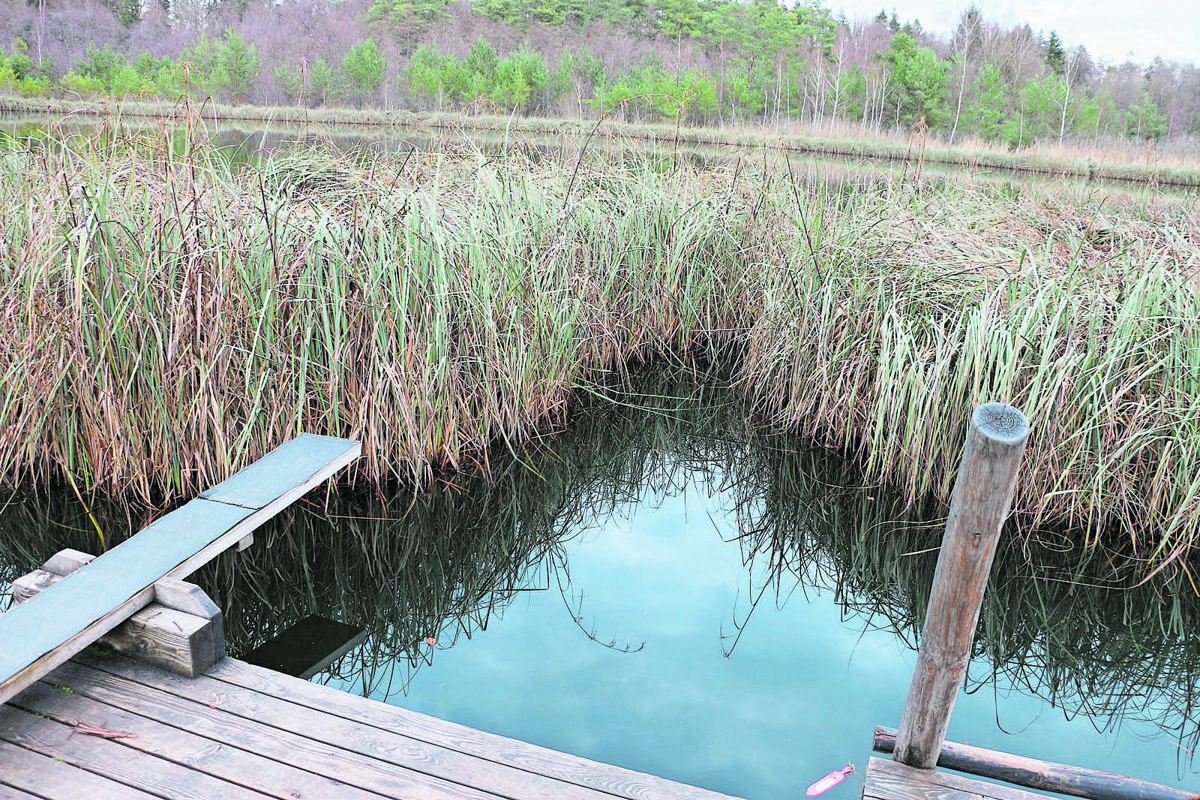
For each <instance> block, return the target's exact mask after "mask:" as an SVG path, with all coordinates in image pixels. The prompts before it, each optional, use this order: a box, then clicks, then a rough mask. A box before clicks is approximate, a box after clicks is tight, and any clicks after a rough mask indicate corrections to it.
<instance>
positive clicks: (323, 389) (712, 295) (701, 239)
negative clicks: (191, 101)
mask: <svg viewBox="0 0 1200 800" xmlns="http://www.w3.org/2000/svg"><path fill="white" fill-rule="evenodd" d="M0 220H3V221H2V222H0V226H2V229H3V236H2V237H0V248H2V249H0V319H2V320H3V325H4V335H3V337H2V339H0V375H2V376H3V386H4V389H3V394H2V397H0V475H2V476H3V480H4V481H6V482H8V483H10V484H21V483H28V482H31V481H41V482H47V481H58V480H66V481H68V482H69V483H71V484H72V485H74V486H75V487H76V489H77V490H79V491H80V492H83V491H88V490H99V491H103V492H109V493H120V494H124V495H129V496H133V497H136V498H139V499H140V500H142V501H144V502H146V503H151V504H154V505H163V504H166V503H169V502H171V501H173V500H175V499H177V498H179V497H182V496H186V495H188V494H190V493H192V492H194V491H196V490H197V489H200V488H203V487H204V486H206V485H209V484H210V483H212V482H214V481H216V480H218V479H220V478H221V477H223V476H225V475H227V474H228V473H230V472H231V471H233V470H234V469H236V468H237V467H239V466H241V465H243V464H245V463H247V462H249V461H251V460H253V459H254V458H255V457H257V456H258V455H260V454H261V453H262V452H265V451H266V450H267V449H269V448H270V447H272V446H274V445H276V444H278V442H279V441H281V440H283V439H286V438H288V437H290V436H292V435H294V434H295V433H296V432H298V431H301V430H308V431H314V432H321V433H329V434H336V435H342V436H351V437H355V438H360V439H362V440H363V442H364V452H365V453H366V457H365V458H364V460H363V461H362V463H361V465H360V467H359V473H358V479H359V480H360V481H366V482H374V483H382V482H387V481H391V480H400V481H402V482H406V483H409V484H415V485H424V484H428V483H429V482H430V481H432V480H433V479H434V478H436V477H443V478H447V479H451V478H449V476H452V475H454V474H457V473H460V472H462V471H472V470H480V471H484V472H486V471H488V469H489V467H490V462H491V459H492V458H493V457H494V455H495V454H496V453H498V452H504V451H506V450H507V451H518V450H519V448H520V447H521V446H522V444H523V443H524V442H526V441H528V440H529V439H530V438H531V437H532V436H534V435H535V434H536V433H537V432H538V431H541V430H545V429H547V428H550V427H556V426H560V425H562V424H563V422H564V421H565V419H566V413H567V411H568V409H569V407H570V404H571V403H572V402H573V399H574V398H576V397H577V396H578V393H579V391H580V390H592V389H593V388H594V387H595V386H597V385H600V384H601V383H603V382H605V381H607V380H609V379H610V378H611V377H612V376H613V375H620V374H622V373H623V371H625V370H627V369H628V368H629V367H630V366H631V365H636V364H639V363H644V362H657V361H661V360H663V359H667V360H672V359H673V360H677V361H691V362H704V361H718V362H720V363H723V364H725V365H727V366H728V367H729V368H730V369H733V370H735V371H736V374H737V385H738V387H739V390H740V391H742V392H743V393H744V394H745V396H746V397H747V398H748V400H749V401H750V403H751V407H752V409H753V413H754V415H755V418H756V419H758V420H759V421H760V422H761V423H762V424H764V425H767V426H770V427H772V428H775V429H779V430H785V431H792V432H796V433H798V434H800V435H802V436H804V437H807V438H809V439H811V440H813V441H815V442H818V443H819V444H821V445H822V446H824V447H828V448H832V449H837V450H842V451H845V452H847V453H849V454H852V455H853V457H854V458H855V459H856V460H857V461H858V462H859V463H861V464H862V465H863V467H864V469H865V470H866V474H867V475H868V478H869V479H870V480H886V481H889V482H891V483H894V484H895V485H896V486H898V487H899V488H900V490H901V491H903V492H904V493H905V494H906V495H907V496H908V497H910V498H913V499H916V498H922V497H932V498H934V499H937V500H943V501H944V500H945V499H946V497H947V495H948V492H949V488H950V486H951V482H952V479H953V473H954V468H955V466H956V461H957V458H958V454H959V451H960V448H961V443H962V438H963V431H964V429H965V425H966V419H967V416H968V414H969V413H970V410H971V408H972V407H973V406H974V405H976V404H977V403H979V402H983V401H988V400H1000V401H1006V402H1011V403H1014V404H1015V405H1017V406H1019V407H1021V408H1023V409H1024V410H1025V411H1026V413H1027V414H1028V415H1029V416H1030V418H1031V419H1032V420H1033V424H1034V435H1033V439H1032V442H1031V447H1030V452H1029V455H1028V456H1027V459H1026V467H1025V469H1024V472H1023V477H1022V480H1021V484H1020V487H1019V495H1018V499H1017V503H1016V508H1017V510H1018V512H1019V514H1021V515H1023V516H1025V517H1027V518H1028V519H1030V520H1033V521H1038V522H1044V521H1059V522H1062V523H1065V524H1066V525H1067V526H1069V527H1070V528H1071V529H1072V530H1073V531H1074V532H1075V534H1076V535H1078V536H1079V537H1081V538H1084V539H1086V540H1087V541H1088V542H1093V543H1094V542H1097V541H1099V540H1100V539H1101V538H1107V539H1108V540H1116V541H1120V542H1124V543H1126V544H1127V547H1128V548H1129V550H1130V553H1131V554H1133V555H1135V556H1137V557H1138V558H1140V559H1144V560H1147V561H1150V562H1153V563H1154V564H1156V565H1161V564H1163V563H1166V562H1168V561H1170V560H1171V559H1175V558H1178V556H1180V555H1181V554H1183V553H1184V552H1185V551H1186V550H1187V548H1188V547H1190V546H1191V544H1192V543H1193V542H1194V541H1196V540H1197V536H1198V535H1200V463H1198V457H1200V453H1198V452H1197V448H1200V436H1197V430H1196V429H1197V421H1198V420H1200V408H1198V406H1197V403H1198V400H1197V397H1198V393H1197V382H1198V381H1200V328H1198V325H1200V323H1198V322H1197V316H1198V312H1200V307H1198V306H1200V298H1198V296H1197V277H1196V271H1197V268H1198V267H1200V256H1198V255H1197V253H1198V247H1197V245H1198V244H1200V224H1198V220H1197V212H1196V209H1195V208H1194V207H1191V206H1188V205H1187V204H1175V203H1172V204H1167V203H1163V204H1157V203H1155V202H1153V201H1146V200H1142V201H1131V200H1128V199H1117V198H1113V197H1108V196H1104V195H1100V194H1097V193H1092V194H1079V195H1067V194H1046V193H1042V192H1034V191H1032V190H1022V189H1019V188H1014V187H1008V186H995V185H974V184H973V182H972V181H971V180H970V179H969V178H968V179H967V180H964V181H951V180H946V179H936V180H927V179H920V178H916V179H913V178H912V177H910V178H909V179H907V180H899V179H896V178H894V177H887V176H882V177H880V178H878V179H859V180H853V181H843V182H836V181H821V180H809V181H798V180H795V174H794V173H793V171H792V169H791V165H790V163H789V162H788V160H787V159H786V157H782V156H770V155H769V154H760V156H759V157H757V158H753V159H740V160H736V161H733V162H730V163H727V164H722V165H717V166H713V167H711V168H708V169H697V168H693V167H690V166H689V165H688V164H686V163H684V161H683V160H675V159H673V158H670V157H669V156H668V155H667V154H658V155H657V156H653V157H647V158H645V159H641V160H636V159H635V160H630V159H629V158H628V157H626V159H625V160H622V161H619V162H618V161H614V160H612V159H610V158H607V157H605V156H603V155H597V156H595V157H593V156H591V155H587V156H579V157H577V158H570V159H567V160H565V161H562V162H559V161H556V160H554V159H548V158H542V157H539V158H536V159H533V158H530V157H528V156H527V155H525V154H523V153H522V152H521V151H519V150H514V151H509V152H505V153H486V154H485V153H482V152H480V151H478V150H477V149H473V148H472V147H470V146H465V145H461V144H458V143H455V142H454V141H453V140H447V142H445V143H444V144H443V145H442V146H440V147H435V148H431V149H425V150H416V149H414V150H412V151H410V152H408V153H407V154H401V155H398V156H395V157H390V156H379V155H377V154H367V153H362V152H360V153H343V152H339V151H335V150H333V149H331V148H321V147H314V146H312V145H307V146H305V147H303V148H296V149H293V150H290V151H287V152H284V153H281V154H278V155H275V156H273V157H271V158H270V159H269V160H267V161H266V162H264V163H263V164H262V165H261V166H259V167H254V168H250V167H245V166H243V167H234V166H232V165H230V164H229V163H228V162H226V161H224V160H222V159H221V158H220V156H219V154H218V153H217V152H215V151H214V150H213V149H211V148H209V147H207V146H205V145H204V143H203V141H200V140H194V141H190V142H189V143H188V144H187V147H186V148H185V151H184V154H183V155H182V156H180V155H178V154H177V153H176V147H175V146H174V145H173V143H172V142H171V141H170V137H169V136H167V135H166V134H164V135H163V136H161V137H159V138H158V139H151V140H146V139H142V138H134V139H129V140H126V139H123V138H120V137H117V138H116V139H115V140H112V139H103V140H96V141H93V142H91V143H90V144H87V143H85V144H83V145H79V144H71V143H63V145H62V146H61V147H58V148H43V149H41V150H40V151H38V152H36V153H31V152H25V151H10V152H5V153H3V154H0Z"/></svg>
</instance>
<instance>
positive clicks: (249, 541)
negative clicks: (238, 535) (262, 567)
mask: <svg viewBox="0 0 1200 800" xmlns="http://www.w3.org/2000/svg"><path fill="white" fill-rule="evenodd" d="M253 544H254V534H253V533H252V534H250V535H249V536H247V537H246V538H245V539H242V540H241V541H240V542H238V543H237V546H236V547H234V550H235V551H236V552H238V553H240V552H242V551H243V550H249V549H250V547H251V546H252V545H253Z"/></svg>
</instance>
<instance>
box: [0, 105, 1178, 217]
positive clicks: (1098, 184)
mask: <svg viewBox="0 0 1200 800" xmlns="http://www.w3.org/2000/svg"><path fill="white" fill-rule="evenodd" d="M118 130H119V131H120V133H122V134H123V135H129V134H135V135H136V134H144V135H147V136H150V137H153V138H154V139H155V140H156V141H158V140H160V139H161V137H162V135H163V134H164V133H165V134H167V135H168V136H169V137H170V138H171V140H172V141H173V142H174V144H175V146H176V147H177V148H178V149H179V150H180V151H181V152H182V150H183V149H184V148H185V144H184V143H185V141H186V140H187V137H186V135H185V133H184V130H183V129H182V128H174V129H172V128H164V127H163V125H162V124H161V123H160V122H158V121H156V120H152V119H138V118H134V117H126V118H123V119H121V120H120V121H119V122H118V123H115V128H114V123H113V122H111V121H104V122H99V121H96V120H95V119H93V118H86V117H68V118H57V117H54V116H51V115H34V116H25V115H12V114H0V150H3V149H5V148H11V147H20V148H25V147H34V148H37V147H55V146H57V144H58V142H60V141H62V140H64V139H69V138H71V137H75V136H84V137H90V138H95V137H96V136H97V135H98V134H99V135H101V136H111V135H113V134H114V133H115V132H116V131H118ZM201 135H202V137H206V138H207V139H208V140H209V141H211V142H212V143H213V144H215V145H216V146H217V149H218V151H219V152H221V153H222V154H223V155H224V157H226V158H228V159H230V160H231V161H233V162H235V163H239V164H241V163H251V164H253V163H257V162H259V161H261V160H262V159H264V158H268V157H269V156H270V154H272V153H274V152H277V151H279V150H286V149H288V148H292V147H297V146H300V147H305V146H314V145H316V146H323V147H324V146H328V147H333V148H336V149H339V150H347V151H350V150H353V151H363V152H370V153H379V154H392V155H396V154H400V155H401V156H403V154H406V153H409V152H413V151H418V152H420V151H432V152H442V151H449V152H464V151H468V152H470V151H475V150H478V151H482V152H485V153H488V154H493V153H503V152H509V151H514V150H515V151H519V152H520V153H521V154H522V155H524V156H525V157H528V158H530V159H531V160H533V161H538V160H551V161H558V162H561V163H564V164H574V163H575V161H576V160H577V159H579V158H580V157H581V155H583V154H584V152H586V153H587V154H589V155H595V154H597V153H604V154H605V156H606V157H608V158H610V159H611V158H619V159H628V160H631V161H632V160H636V161H638V162H647V161H648V162H650V163H653V164H656V165H658V166H660V167H661V168H664V169H665V168H670V167H671V166H673V165H674V164H676V163H677V162H683V163H687V164H690V165H692V166H695V167H703V168H713V167H718V166H721V165H723V164H734V163H735V162H738V161H739V160H741V159H746V158H751V157H752V158H755V159H761V158H764V157H768V154H764V153H763V151H762V150H761V149H760V148H756V147H754V146H749V145H747V146H739V145H731V144H704V143H688V142H686V141H684V142H673V141H671V140H665V139H664V140H657V141H652V140H646V139H641V138H632V137H622V136H615V137H609V136H598V137H591V136H582V135H578V134H573V135H570V136H567V135H562V134H559V135H555V134H530V133H523V132H511V133H510V132H506V131H490V130H471V129H466V128H464V129H462V130H419V129H414V128H405V127H400V126H396V127H393V128H388V129H379V128H376V127H372V126H358V125H331V124H324V123H311V124H308V123H303V122H266V123H261V122H257V121H252V120H229V121H206V122H205V123H204V124H203V126H202V128H201ZM771 156H772V157H779V158H782V152H781V151H777V152H775V153H773V154H771ZM787 158H788V169H789V170H790V171H791V174H792V175H794V177H795V178H796V179H797V180H798V181H800V182H804V183H819V184H821V185H823V186H826V187H833V188H842V187H851V188H854V187H858V188H862V187H865V186H870V185H872V184H874V183H876V182H878V181H896V180H899V181H905V180H925V181H928V182H932V183H935V184H936V183H940V182H945V181H952V182H960V181H967V182H969V183H972V184H991V185H1000V186H1002V187H1005V188H1008V189H1013V190H1019V189H1021V188H1024V187H1031V186H1033V187H1046V188H1055V189H1062V188H1066V189H1068V190H1071V191H1085V192H1094V191H1097V190H1100V191H1103V192H1105V193H1109V192H1113V193H1117V194H1120V195H1126V196H1133V197H1136V198H1139V199H1144V200H1145V199H1174V200H1189V199H1192V198H1194V197H1195V196H1196V194H1197V190H1196V189H1195V188H1194V187H1176V186H1160V185H1150V184H1146V183H1140V182H1136V181H1135V182H1131V181H1122V180H1117V179H1087V178H1081V177H1066V176H1062V175H1054V174H1039V173H1034V172H1013V171H1009V170H1002V169H985V168H982V167H973V168H971V169H965V168H963V167H962V166H961V165H949V164H939V163H937V162H928V161H924V160H923V159H920V158H917V159H916V161H917V163H913V162H905V161H903V160H901V161H897V160H891V159H887V158H864V157H839V156H834V155H824V154H816V153H800V154H798V153H791V154H790V155H788V156H787Z"/></svg>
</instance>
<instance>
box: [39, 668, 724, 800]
mask: <svg viewBox="0 0 1200 800" xmlns="http://www.w3.org/2000/svg"><path fill="white" fill-rule="evenodd" d="M80 660H81V661H82V662H83V665H82V666H81V665H79V664H78V663H72V664H70V665H68V666H67V667H64V668H63V669H62V670H60V671H59V672H58V673H55V676H53V677H52V679H57V678H58V676H66V677H67V678H69V679H72V680H73V679H74V678H75V677H76V676H78V675H79V674H80V673H78V672H75V671H77V670H87V669H91V670H93V671H97V670H98V671H100V672H103V673H106V675H107V677H102V678H94V679H89V680H88V681H87V683H86V685H78V684H73V688H74V690H75V691H76V692H77V693H83V694H86V695H87V696H89V697H94V698H96V699H102V700H104V701H105V702H108V703H112V704H117V703H118V702H119V703H120V704H121V705H123V706H124V705H126V704H128V708H129V710H132V711H135V712H136V713H139V714H148V715H151V716H155V717H157V716H159V715H169V714H174V713H180V712H181V709H178V708H176V706H175V704H177V703H180V702H182V703H184V704H185V708H190V709H193V711H191V712H189V713H190V714H191V715H192V716H193V717H194V719H195V722H193V723H191V726H192V727H189V730H193V731H195V732H197V733H203V731H201V730H200V729H198V728H197V727H196V726H198V725H214V726H215V727H214V728H213V730H212V734H211V735H213V736H220V735H222V732H226V733H225V735H227V736H228V737H230V738H231V739H235V740H237V741H242V737H244V736H254V737H257V739H256V741H262V739H263V737H265V738H266V740H267V742H271V741H274V742H276V745H275V746H276V747H283V748H284V749H285V750H292V749H295V750H296V752H297V756H296V757H297V758H298V759H300V760H301V763H304V764H306V763H309V762H310V760H314V759H315V760H314V761H313V763H321V764H327V763H330V761H333V762H334V763H335V764H336V763H341V764H343V766H342V767H341V768H340V769H337V767H336V766H335V767H333V768H334V769H336V770H337V771H335V772H331V773H329V774H334V775H337V776H338V777H339V779H341V780H344V781H347V782H351V783H353V784H354V785H355V786H359V787H360V788H364V789H370V790H371V791H377V792H380V793H383V794H386V795H387V796H395V797H405V798H409V797H434V796H438V797H445V796H462V797H478V796H480V794H481V793H482V794H484V795H486V796H487V797H494V796H495V795H500V796H504V797H511V798H555V799H556V800H557V799H558V798H562V800H568V799H569V798H576V799H577V800H585V799H587V800H612V798H613V797H624V798H639V800H731V799H730V798H728V797H727V796H726V795H722V794H718V793H716V792H710V791H706V790H704V789H699V788H696V787H693V786H687V785H684V784H677V783H673V782H671V781H668V780H666V779H663V778H657V777H654V776H651V775H644V774H641V773H637V772H633V771H630V770H625V769H621V768H619V767H612V766H609V765H606V764H599V763H596V762H593V761H589V760H587V759H583V758H578V757H576V756H571V755H568V754H565V753H558V752H555V751H552V750H548V749H545V748H541V747H537V746H535V745H530V744H526V743H524V742H518V741H514V740H512V739H507V738H504V737H501V736H495V735H492V734H487V733H483V732H481V731H476V730H473V729H471V728H467V727H464V726H461V725H455V724H453V723H449V722H444V721H442V720H437V719H434V718H432V717H427V716H424V715H422V714H416V713H413V712H409V711H405V710H403V709H398V708H394V707H392V706H388V705H385V704H383V703H379V702H376V701H374V700H366V699H363V698H360V697H357V696H354V695H349V694H346V693H345V692H339V691H337V690H334V689H330V688H329V687H325V686H319V685H314V684H309V683H307V682H305V681H301V680H297V679H294V678H289V677H287V676H284V675H279V674H276V673H272V672H270V671H268V670H264V669H261V668H258V667H253V666H251V665H249V664H244V663H242V662H238V661H234V660H232V659H226V660H225V661H223V662H221V664H220V665H218V666H217V667H216V668H215V669H214V670H213V671H212V672H211V673H210V677H209V678H201V679H196V680H191V681H189V680H184V679H180V678H177V677H175V676H172V675H168V674H166V673H163V672H161V671H158V670H154V669H152V668H149V667H146V666H144V665H141V664H137V663H134V662H130V661H127V660H124V659H119V660H111V661H109V660H100V659H94V658H92V657H90V656H84V657H82V658H81V659H80ZM120 686H124V687H125V688H124V689H120V688H118V687H120ZM138 686H140V687H142V688H138V689H130V688H129V687H138ZM114 692H121V693H124V694H125V699H123V700H120V701H118V700H117V699H116V697H115V696H114V694H113V693H114ZM147 693H149V694H150V695H152V696H153V698H154V699H152V700H149V701H146V700H145V699H144V698H145V695H146V694H147ZM164 696H169V697H170V698H172V699H171V700H170V701H169V703H168V702H167V701H166V700H165V698H164ZM139 698H141V699H139ZM214 706H215V708H213V707H214ZM172 709H174V710H172ZM209 715H217V717H216V718H211V719H210V716H209ZM164 719H165V717H164ZM297 734H299V735H301V736H303V739H302V740H299V741H298V740H297ZM204 735H209V734H207V733H205V734H204ZM267 742H264V743H263V746H266V744H267ZM257 746H258V745H256V747H257ZM322 769H324V767H322ZM399 779H407V780H410V781H418V782H419V783H418V784H417V787H416V789H419V790H420V791H416V790H414V789H413V788H409V789H406V790H405V791H402V792H397V793H393V792H391V791H389V790H388V788H387V787H388V786H389V785H390V784H389V783H386V781H391V782H395V781H396V780H399ZM435 791H436V792H439V793H440V794H436V795H435V794H433V792H435ZM452 791H457V792H458V793H459V794H457V795H447V792H452Z"/></svg>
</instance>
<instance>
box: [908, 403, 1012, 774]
mask: <svg viewBox="0 0 1200 800" xmlns="http://www.w3.org/2000/svg"><path fill="white" fill-rule="evenodd" d="M1028 436H1029V422H1028V420H1026V419H1025V415H1024V414H1022V413H1021V412H1020V411H1018V410H1017V409H1015V408H1013V407H1012V406H1006V405H1002V404H1000V403H986V404H984V405H982V406H980V407H979V408H977V409H975V413H974V414H972V415H971V426H970V428H969V429H968V431H967V444H966V447H964V448H963V455H962V463H961V465H960V466H959V468H958V480H957V482H956V483H955V484H954V494H953V496H952V497H951V500H950V517H949V519H948V520H947V522H946V533H945V536H943V537H942V550H941V553H939V554H938V562H937V569H936V570H935V571H934V574H933V589H932V590H931V591H930V594H929V608H928V610H927V611H926V612H925V628H924V630H923V631H922V633H921V650H920V653H919V654H918V656H917V665H916V667H915V668H914V669H913V677H912V683H911V685H910V686H909V689H908V698H907V699H906V700H905V702H904V712H903V713H902V714H901V716H900V729H899V734H898V735H897V737H896V752H895V755H894V758H895V760H896V761H899V762H900V763H902V764H907V765H909V766H910V767H918V768H920V769H932V768H933V765H934V762H936V761H937V757H938V752H940V751H941V749H942V740H943V739H945V738H946V729H947V728H948V727H949V726H950V715H951V713H952V712H953V711H954V701H955V700H956V699H957V697H958V690H959V689H960V688H961V687H962V682H963V674H964V673H965V672H966V669H967V664H968V663H969V662H970V660H971V642H972V641H973V640H974V638H975V625H976V623H977V622H978V621H979V608H980V606H981V605H982V603H983V590H984V588H985V587H986V586H987V581H988V573H989V572H990V571H991V567H992V559H993V557H994V556H995V555H996V544H997V543H998V542H999V541H1000V526H1001V525H1003V524H1004V518H1005V517H1006V516H1008V508H1009V505H1010V504H1011V503H1012V496H1013V491H1014V490H1015V489H1016V485H1017V468H1018V467H1019V466H1020V464H1021V455H1022V454H1023V453H1024V452H1025V440H1026V438H1027V437H1028Z"/></svg>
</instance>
